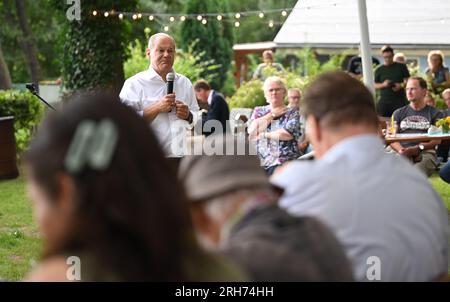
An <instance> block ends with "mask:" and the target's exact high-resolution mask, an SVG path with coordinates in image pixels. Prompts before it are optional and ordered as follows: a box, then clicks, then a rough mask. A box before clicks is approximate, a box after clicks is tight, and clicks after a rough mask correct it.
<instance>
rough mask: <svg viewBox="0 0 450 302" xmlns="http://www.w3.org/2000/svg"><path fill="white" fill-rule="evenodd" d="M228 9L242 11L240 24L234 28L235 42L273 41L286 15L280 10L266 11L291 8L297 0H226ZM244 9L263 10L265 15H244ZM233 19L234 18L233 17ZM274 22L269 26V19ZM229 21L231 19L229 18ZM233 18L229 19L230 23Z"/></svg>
mask: <svg viewBox="0 0 450 302" xmlns="http://www.w3.org/2000/svg"><path fill="white" fill-rule="evenodd" d="M228 1H229V7H230V11H233V12H242V13H243V14H242V16H241V18H240V19H241V21H240V26H239V27H235V28H234V33H235V40H236V43H250V42H261V41H273V39H274V38H275V36H276V35H277V33H278V31H279V30H280V28H281V26H282V24H283V22H284V21H285V20H286V17H283V16H282V15H281V13H280V12H270V13H269V12H268V10H271V9H281V8H293V7H294V5H295V4H296V3H297V1H298V0H249V1H242V0H228ZM246 11H263V12H265V15H264V17H263V18H260V17H259V16H258V15H257V14H252V15H246V14H245V12H246ZM233 19H234V18H233ZM270 20H272V21H273V22H274V26H273V27H269V21H270ZM230 21H231V20H230ZM234 21H235V20H232V21H231V24H233V23H234Z"/></svg>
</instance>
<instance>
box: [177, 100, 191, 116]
mask: <svg viewBox="0 0 450 302" xmlns="http://www.w3.org/2000/svg"><path fill="white" fill-rule="evenodd" d="M175 108H176V115H177V117H178V118H179V119H182V120H187V119H188V117H189V113H190V112H189V107H188V106H187V105H186V104H185V103H183V102H181V101H178V100H177V101H175Z"/></svg>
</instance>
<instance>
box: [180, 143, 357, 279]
mask: <svg viewBox="0 0 450 302" xmlns="http://www.w3.org/2000/svg"><path fill="white" fill-rule="evenodd" d="M215 137H216V136H210V137H208V139H215ZM222 137H223V136H220V137H218V138H217V140H216V144H215V145H216V146H218V145H219V146H222V147H223V146H226V147H227V150H224V152H225V154H227V155H223V156H222V155H210V156H187V157H185V158H183V160H182V162H181V164H180V169H179V176H180V179H182V180H183V181H184V185H185V188H186V192H187V195H188V198H189V199H190V201H191V203H190V209H191V216H192V220H193V224H194V227H195V229H196V233H197V238H198V239H199V241H200V242H201V243H202V244H203V245H204V247H206V248H209V249H211V250H216V251H218V252H220V253H222V254H224V255H226V256H228V257H229V258H230V259H231V260H233V261H234V262H235V263H236V264H238V265H239V266H240V267H241V268H242V269H243V270H244V271H245V272H246V273H247V274H248V275H249V276H250V277H251V279H252V280H253V281H352V280H353V276H352V272H351V266H350V264H349V262H348V260H347V258H346V256H345V254H344V251H343V248H342V247H341V245H340V243H339V242H338V241H337V239H336V237H335V236H334V234H333V233H332V232H331V231H330V229H329V228H328V227H327V226H325V225H324V224H323V223H321V222H320V221H319V220H317V219H315V218H311V217H293V216H291V215H289V214H288V213H287V212H285V211H284V210H282V209H281V208H279V207H278V205H277V202H278V198H279V196H280V194H281V193H282V192H281V190H280V189H278V188H277V187H274V186H273V185H272V184H270V182H269V180H268V177H267V176H266V174H265V173H264V170H263V169H262V168H261V166H260V164H259V159H258V157H257V156H256V155H255V154H256V153H255V152H252V150H251V147H250V146H249V145H248V143H247V142H240V143H242V144H243V145H244V146H237V147H236V148H234V146H235V145H236V141H237V139H233V138H231V137H226V139H225V140H222ZM237 143H239V141H238V142H237ZM230 146H233V148H234V149H233V150H245V151H247V152H245V155H243V154H240V155H232V154H230V153H231V152H229V151H230V150H228V148H230ZM235 154H236V153H235ZM250 154H253V155H250Z"/></svg>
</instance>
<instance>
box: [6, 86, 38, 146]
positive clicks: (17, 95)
mask: <svg viewBox="0 0 450 302" xmlns="http://www.w3.org/2000/svg"><path fill="white" fill-rule="evenodd" d="M43 113H44V107H43V105H42V104H41V102H40V101H39V99H38V98H37V97H35V96H34V95H32V94H31V93H29V92H20V91H16V90H6V91H5V90H1V91H0V117H1V116H14V128H15V136H16V143H17V150H18V152H19V154H20V152H22V151H23V150H25V149H26V147H27V146H28V142H29V141H30V139H31V136H32V134H33V129H34V127H35V126H36V125H37V124H38V123H39V122H40V121H41V118H42V115H43Z"/></svg>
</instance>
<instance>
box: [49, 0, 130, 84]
mask: <svg viewBox="0 0 450 302" xmlns="http://www.w3.org/2000/svg"><path fill="white" fill-rule="evenodd" d="M54 1H55V2H56V3H55V5H56V6H57V7H60V9H63V10H64V13H65V9H67V7H66V6H64V5H62V7H61V4H59V3H60V2H59V1H56V0H54ZM136 3H137V2H136V0H124V1H120V2H118V1H113V0H97V1H92V2H86V1H85V2H83V5H82V10H81V20H80V21H76V20H75V21H72V22H68V25H67V30H66V32H65V37H64V41H65V42H64V57H63V77H64V83H65V87H66V88H67V89H68V90H77V89H92V88H97V87H106V88H112V89H113V90H119V89H120V88H121V86H122V84H123V81H124V74H123V62H124V61H125V58H126V55H125V50H126V45H127V44H128V40H129V37H128V35H127V33H129V29H128V26H129V23H128V21H126V20H124V21H121V20H119V18H117V17H113V15H112V16H111V17H110V18H104V17H103V16H100V15H97V16H94V15H93V14H92V11H93V10H99V11H110V10H114V11H128V10H134V9H135V7H136Z"/></svg>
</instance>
